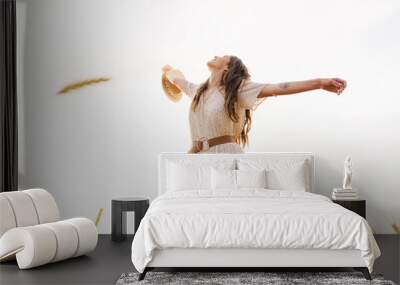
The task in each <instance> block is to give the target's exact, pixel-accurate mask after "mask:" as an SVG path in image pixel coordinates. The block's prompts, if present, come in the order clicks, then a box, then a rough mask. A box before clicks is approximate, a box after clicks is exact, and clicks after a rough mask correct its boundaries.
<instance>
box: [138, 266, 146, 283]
mask: <svg viewBox="0 0 400 285" xmlns="http://www.w3.org/2000/svg"><path fill="white" fill-rule="evenodd" d="M147 271H148V269H147V267H146V268H145V269H144V270H143V272H142V273H140V274H139V278H138V281H142V280H143V279H144V277H146V273H147Z"/></svg>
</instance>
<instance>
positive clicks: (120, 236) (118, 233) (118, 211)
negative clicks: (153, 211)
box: [111, 197, 150, 241]
mask: <svg viewBox="0 0 400 285" xmlns="http://www.w3.org/2000/svg"><path fill="white" fill-rule="evenodd" d="M149 204H150V201H149V199H148V198H139V197H126V198H114V199H112V201H111V239H112V240H113V241H123V240H125V239H126V212H131V211H133V212H135V233H136V231H137V229H138V227H139V224H140V221H141V220H142V218H143V217H144V215H145V214H146V211H147V209H148V208H149Z"/></svg>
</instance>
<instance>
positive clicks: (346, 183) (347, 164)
mask: <svg viewBox="0 0 400 285" xmlns="http://www.w3.org/2000/svg"><path fill="white" fill-rule="evenodd" d="M352 167H353V164H352V162H351V157H350V156H349V155H348V156H346V159H345V160H344V178H343V189H344V190H351V189H353V188H352V187H351V177H352V174H353V170H352Z"/></svg>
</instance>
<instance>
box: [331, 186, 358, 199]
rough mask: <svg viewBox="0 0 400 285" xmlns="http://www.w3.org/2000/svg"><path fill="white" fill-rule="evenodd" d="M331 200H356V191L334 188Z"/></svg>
mask: <svg viewBox="0 0 400 285" xmlns="http://www.w3.org/2000/svg"><path fill="white" fill-rule="evenodd" d="M332 199H334V200H358V193H357V190H356V189H343V188H334V189H333V192H332Z"/></svg>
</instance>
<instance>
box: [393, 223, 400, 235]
mask: <svg viewBox="0 0 400 285" xmlns="http://www.w3.org/2000/svg"><path fill="white" fill-rule="evenodd" d="M392 227H393V229H394V231H395V233H396V234H398V235H400V225H398V224H393V225H392Z"/></svg>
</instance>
